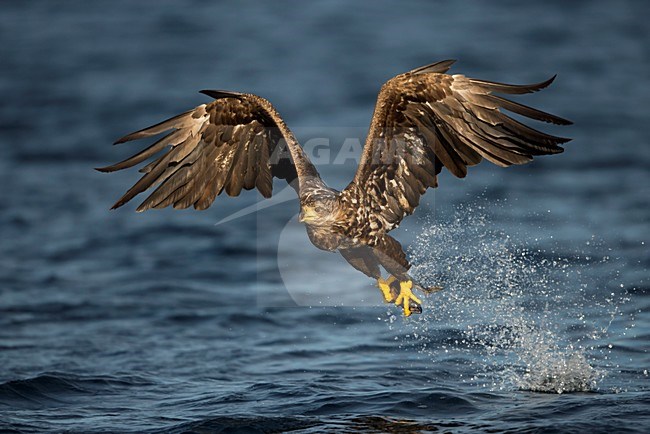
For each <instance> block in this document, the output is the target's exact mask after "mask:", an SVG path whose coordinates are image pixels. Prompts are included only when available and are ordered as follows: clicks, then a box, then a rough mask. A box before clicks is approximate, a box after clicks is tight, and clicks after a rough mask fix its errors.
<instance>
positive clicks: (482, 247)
mask: <svg viewBox="0 0 650 434" xmlns="http://www.w3.org/2000/svg"><path fill="white" fill-rule="evenodd" d="M424 227H426V228H428V229H426V230H425V231H424V232H423V233H422V234H420V235H419V236H418V238H417V240H416V242H415V243H414V244H413V245H412V248H411V251H410V257H411V258H412V260H413V263H414V267H413V269H412V274H413V275H414V276H415V277H416V278H417V279H418V280H420V281H421V282H422V283H424V284H429V285H442V286H443V287H444V288H445V290H444V293H441V294H444V296H440V297H435V301H433V297H432V298H430V300H432V301H433V302H434V303H435V306H432V307H431V308H430V309H429V310H428V311H427V312H425V314H424V315H423V316H421V317H420V318H419V319H417V320H414V321H409V322H407V324H408V326H407V327H411V328H412V330H411V331H410V333H409V337H408V339H414V338H415V339H418V340H419V341H420V351H421V352H423V353H424V354H427V355H428V356H431V357H441V354H440V352H441V351H442V352H444V353H445V354H447V355H449V353H450V352H460V353H463V352H464V353H465V355H466V356H467V357H465V358H464V359H465V360H466V361H467V362H466V363H467V364H470V365H471V366H470V368H471V370H472V371H473V372H474V374H473V375H471V376H470V378H468V379H464V381H469V382H472V383H475V384H478V385H481V386H483V387H489V388H496V389H513V388H515V389H520V390H530V391H536V392H547V393H565V392H588V391H594V390H596V389H597V387H598V382H599V381H600V380H601V379H602V378H603V376H604V374H605V372H606V371H605V369H602V367H598V368H596V367H595V366H597V364H596V363H594V356H593V355H594V353H598V351H601V352H602V342H603V337H604V336H606V334H607V329H608V325H605V327H602V326H599V325H598V324H595V323H594V322H593V321H591V320H588V318H593V316H590V315H589V309H591V307H592V306H593V305H594V304H598V303H594V300H589V297H590V296H587V293H589V291H590V288H589V283H584V282H582V278H581V273H580V265H576V264H575V260H574V259H575V258H576V257H577V256H574V257H567V256H566V255H565V256H564V257H560V255H555V254H553V253H552V252H545V251H543V250H529V249H527V248H523V247H518V246H517V244H516V242H515V240H513V239H512V238H511V234H506V233H503V232H499V231H495V230H492V229H490V227H491V225H490V224H489V222H488V219H487V217H486V214H485V208H484V207H483V206H481V205H476V204H474V205H464V206H462V207H461V208H459V209H458V210H457V211H456V214H455V215H454V217H453V218H452V219H451V220H450V221H447V222H432V221H429V222H426V224H425V225H424ZM513 237H514V236H513ZM525 241H526V240H524V242H525ZM603 260H606V258H604V259H603ZM624 301H625V300H622V299H616V300H615V299H608V300H606V301H605V302H603V303H602V309H608V310H609V311H611V312H609V313H607V312H606V315H605V316H607V315H609V316H610V317H611V318H610V323H611V319H613V318H614V317H615V316H616V315H617V312H618V308H619V305H620V303H623V302H624ZM600 313H603V312H600ZM389 321H390V320H389ZM435 333H438V334H440V333H447V334H451V335H452V337H451V338H449V339H446V340H444V344H442V345H438V346H436V348H433V346H432V345H428V346H427V341H428V338H427V336H429V337H430V336H431V335H432V334H435ZM468 353H470V354H468ZM601 358H602V357H601ZM604 358H605V359H606V358H607V356H606V355H605V357H604Z"/></svg>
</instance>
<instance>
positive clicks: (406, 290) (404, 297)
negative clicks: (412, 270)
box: [395, 280, 422, 316]
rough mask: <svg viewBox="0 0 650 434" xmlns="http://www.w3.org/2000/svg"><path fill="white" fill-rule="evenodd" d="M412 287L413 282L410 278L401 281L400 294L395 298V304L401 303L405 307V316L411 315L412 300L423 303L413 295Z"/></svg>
mask: <svg viewBox="0 0 650 434" xmlns="http://www.w3.org/2000/svg"><path fill="white" fill-rule="evenodd" d="M411 288H413V282H412V281H410V280H407V281H406V282H400V283H399V295H398V296H397V298H396V299H395V304H396V305H398V306H399V305H400V304H401V305H402V306H403V307H404V316H411V300H413V301H414V302H416V303H417V304H422V302H421V301H420V299H419V298H417V297H416V296H415V295H413V292H411Z"/></svg>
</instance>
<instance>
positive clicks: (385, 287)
mask: <svg viewBox="0 0 650 434" xmlns="http://www.w3.org/2000/svg"><path fill="white" fill-rule="evenodd" d="M395 281H397V279H396V278H395V276H393V275H389V276H388V279H386V280H384V279H382V278H381V277H380V278H379V279H377V286H378V287H379V289H381V293H382V294H383V295H384V300H385V301H386V303H392V302H394V301H395V299H396V298H397V295H398V294H397V291H396V290H394V289H393V288H392V284H393V282H395Z"/></svg>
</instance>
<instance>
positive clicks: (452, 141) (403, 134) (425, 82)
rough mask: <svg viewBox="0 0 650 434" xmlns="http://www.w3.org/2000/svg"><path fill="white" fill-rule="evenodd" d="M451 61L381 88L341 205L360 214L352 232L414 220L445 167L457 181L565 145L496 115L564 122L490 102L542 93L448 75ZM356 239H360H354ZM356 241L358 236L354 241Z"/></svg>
mask: <svg viewBox="0 0 650 434" xmlns="http://www.w3.org/2000/svg"><path fill="white" fill-rule="evenodd" d="M452 63H454V61H452V60H447V61H443V62H438V63H435V64H432V65H428V66H424V67H422V68H418V69H415V70H413V71H410V72H407V73H405V74H401V75H398V76H396V77H394V78H393V79H391V80H389V81H388V82H387V83H386V84H384V86H383V87H382V89H381V91H380V93H379V96H378V98H377V104H376V106H375V112H374V115H373V118H372V123H371V125H370V131H369V133H368V137H367V139H366V143H365V147H364V150H363V155H362V157H361V161H360V163H359V168H358V169H357V173H356V175H355V177H354V180H353V181H352V182H351V183H350V185H348V187H347V188H346V189H345V190H344V191H343V192H342V201H343V202H344V203H346V204H347V205H349V207H350V208H351V209H352V208H354V209H355V210H358V209H359V207H361V208H363V209H364V212H358V211H356V212H352V211H351V212H350V214H352V215H355V218H356V220H357V222H358V223H359V224H358V225H356V226H357V227H366V228H369V230H371V231H373V232H375V233H382V232H383V233H385V232H388V231H390V230H391V229H394V228H395V227H397V226H398V225H399V223H400V222H401V220H402V218H403V217H404V215H408V214H411V213H413V210H414V209H415V208H416V207H417V206H418V203H419V201H420V196H421V195H423V194H424V192H425V191H426V189H427V188H428V187H436V186H437V175H438V174H439V173H440V171H441V170H442V167H446V168H447V170H449V171H450V172H451V173H453V174H454V175H455V176H457V177H461V178H462V177H464V176H465V175H466V174H467V166H472V165H475V164H478V163H479V162H480V161H481V160H482V159H483V158H485V159H487V160H489V161H491V162H492V163H495V164H497V165H499V166H510V165H512V164H523V163H526V162H528V161H530V160H532V157H533V156H534V155H545V154H555V153H559V152H562V151H563V149H562V148H561V147H560V146H558V145H559V144H562V143H565V142H567V141H569V139H566V138H562V137H555V136H551V135H548V134H545V133H542V132H540V131H537V130H534V129H532V128H530V127H528V126H526V125H523V124H521V123H519V122H517V121H516V120H514V119H512V118H510V117H508V116H507V115H505V114H504V113H503V112H502V111H501V110H502V109H505V110H508V111H510V112H513V113H516V114H519V115H522V116H525V117H528V118H531V119H536V120H540V121H544V122H550V123H554V124H559V125H568V124H570V123H571V122H570V121H567V120H565V119H562V118H559V117H557V116H554V115H551V114H549V113H544V112H542V111H539V110H536V109H534V108H531V107H527V106H525V105H521V104H519V103H516V102H513V101H510V100H507V99H505V98H501V97H499V96H496V95H493V93H503V94H522V93H530V92H535V91H537V90H540V89H543V88H545V87H546V86H548V85H549V84H551V82H552V81H553V79H554V78H555V77H552V78H551V79H549V80H547V81H544V82H542V83H538V84H531V85H509V84H502V83H494V82H489V81H484V80H475V79H472V78H467V77H465V76H463V75H448V74H445V72H446V71H447V70H448V69H449V67H450V66H451V64H452ZM354 235H361V234H354ZM361 236H363V235H361Z"/></svg>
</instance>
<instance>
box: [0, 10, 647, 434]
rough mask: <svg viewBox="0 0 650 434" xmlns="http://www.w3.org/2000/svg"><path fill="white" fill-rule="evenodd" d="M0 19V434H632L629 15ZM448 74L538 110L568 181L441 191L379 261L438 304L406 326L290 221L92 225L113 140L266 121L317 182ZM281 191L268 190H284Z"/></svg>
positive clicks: (635, 53) (638, 78)
mask: <svg viewBox="0 0 650 434" xmlns="http://www.w3.org/2000/svg"><path fill="white" fill-rule="evenodd" d="M0 10H1V11H2V13H0V39H1V40H2V44H0V58H1V59H2V62H1V67H0V90H1V91H2V95H3V98H2V102H0V144H1V145H2V146H0V183H1V185H2V186H3V187H4V188H3V190H2V193H1V196H0V197H1V198H2V200H0V210H1V212H0V239H2V242H1V243H0V366H1V368H0V431H6V432H64V431H65V432H83V433H88V432H174V433H176V432H179V433H180V432H219V431H221V432H286V431H292V432H304V433H310V432H313V433H321V432H356V431H362V432H434V431H442V432H446V431H448V432H465V431H482V432H485V431H493V432H503V431H516V432H522V431H523V432H584V431H586V430H589V431H590V432H641V433H642V432H647V431H649V430H650V418H649V417H648V404H649V402H650V388H649V382H648V369H649V368H650V358H649V357H648V348H649V347H650V345H649V343H650V322H649V319H650V316H649V315H648V312H649V310H650V304H649V302H648V265H649V264H650V257H649V256H648V247H647V245H648V242H649V240H648V233H649V231H648V221H649V217H650V212H649V210H650V207H649V205H650V204H649V202H650V201H649V198H650V190H649V188H648V187H647V186H648V185H650V174H649V173H648V169H647V168H648V167H649V166H650V151H649V149H650V148H649V147H648V146H649V143H648V137H650V129H649V127H648V123H647V114H648V112H647V107H648V106H649V103H650V89H648V88H647V86H645V81H644V80H645V78H646V77H648V76H650V53H649V52H648V47H650V44H649V42H650V37H649V36H650V35H649V32H650V31H649V28H648V26H647V24H646V19H645V17H646V16H647V14H648V12H649V11H648V6H647V5H646V4H645V3H644V2H632V1H630V2H618V3H616V7H613V5H612V4H611V2H605V1H594V2H571V3H570V4H568V3H566V2H544V3H543V4H542V3H540V4H527V5H525V6H524V5H520V4H519V3H516V2H513V3H508V2H505V3H499V4H496V3H493V2H490V3H487V2H486V3H450V4H445V5H439V4H433V3H432V4H429V2H409V3H406V4H403V5H402V4H400V5H399V6H397V5H394V4H392V3H388V2H386V3H384V2H373V3H372V4H370V3H369V4H367V5H361V4H359V5H356V6H349V5H347V4H345V3H343V2H340V3H339V2H331V3H327V4H310V5H303V4H301V3H298V2H295V3H293V2H286V3H284V2H283V3H280V4H269V5H267V6H264V5H253V4H247V5H239V6H235V5H231V6H226V5H217V4H206V2H196V1H176V2H156V5H155V6H154V5H151V4H148V3H136V2H126V1H124V2H122V1H113V2H105V3H101V2H93V3H92V4H90V3H89V2H80V1H79V2H75V1H69V2H33V3H28V2H14V3H6V4H3V5H2V6H1V9H0ZM444 58H457V59H459V62H458V64H457V65H455V67H454V71H457V72H462V73H466V74H468V75H472V76H477V77H481V78H486V79H493V80H501V81H510V82H532V81H539V80H541V79H544V78H546V77H547V76H548V75H551V74H554V73H558V79H557V81H556V83H554V84H553V86H552V87H551V89H549V90H547V91H544V92H542V93H539V94H536V95H534V96H530V97H528V98H525V99H522V101H523V102H525V103H529V104H532V105H536V106H539V107H541V108H544V109H547V110H549V111H552V112H554V113H557V114H559V115H561V116H564V117H567V118H569V119H572V120H573V121H574V122H575V125H574V126H573V127H570V128H568V129H566V128H565V129H562V130H560V129H558V130H553V129H552V128H550V129H549V130H551V131H554V132H557V133H558V134H566V135H568V136H570V137H573V138H574V141H572V142H571V143H569V144H568V145H567V147H566V148H567V151H566V152H565V153H564V154H562V155H559V156H554V157H549V158H542V159H539V160H537V161H536V162H534V163H533V164H531V165H528V166H525V167H518V168H511V169H508V170H503V169H499V168H495V167H492V166H489V165H487V164H485V165H480V166H478V167H476V168H472V169H471V171H470V174H469V176H468V177H467V178H466V179H464V180H457V179H454V178H452V177H451V176H449V175H448V174H443V175H442V176H441V179H440V185H441V187H440V188H439V189H437V190H435V191H431V192H429V193H428V194H427V196H426V197H425V198H424V199H423V202H422V205H421V207H420V208H419V209H418V211H417V213H416V215H415V216H413V217H411V218H409V219H407V220H406V221H405V223H404V225H403V227H401V228H400V229H399V230H398V231H397V232H396V236H397V237H398V238H399V239H400V240H401V241H402V242H403V244H404V245H405V246H409V248H408V250H409V257H410V258H411V259H412V261H413V263H414V264H415V266H414V270H413V272H414V274H417V276H418V277H419V278H420V279H422V280H424V281H427V282H431V283H434V284H441V285H442V286H444V287H445V290H444V291H443V292H441V293H439V294H435V295H431V296H429V297H427V298H426V300H425V305H424V309H425V311H424V313H423V315H420V316H413V317H411V318H408V319H405V318H403V317H401V316H400V315H399V312H398V310H397V309H395V308H393V307H391V306H388V305H384V304H383V303H382V302H381V299H380V298H379V293H378V291H377V289H376V288H374V287H373V286H372V282H369V281H368V280H367V279H366V278H365V277H364V276H362V275H361V274H359V273H355V272H353V271H351V270H350V269H349V267H348V266H347V265H345V263H344V262H343V261H342V260H340V259H337V258H336V257H335V256H333V255H328V254H326V253H324V252H320V251H317V250H316V249H314V248H313V247H311V246H310V245H309V243H308V241H307V237H306V236H305V234H304V229H303V228H302V227H300V226H299V225H297V224H295V220H294V219H295V214H296V213H297V211H298V209H297V203H296V202H295V201H288V202H284V203H282V204H281V205H278V206H273V207H269V208H266V209H264V210H261V211H260V212H259V213H256V214H248V215H246V216H245V217H242V218H239V219H235V220H231V221H229V222H226V223H223V224H219V225H215V223H217V222H219V221H221V220H222V219H224V218H226V217H228V216H229V215H231V214H232V213H235V212H237V211H238V210H240V209H242V208H244V207H246V206H250V205H253V204H254V203H255V202H256V201H257V199H258V197H257V196H256V195H255V194H253V193H251V194H246V195H243V196H242V197H240V198H239V199H236V200H234V199H228V198H225V197H224V198H219V199H218V201H217V203H216V204H215V206H214V207H213V208H211V209H210V210H209V211H207V212H203V213H199V212H193V211H185V212H178V211H168V210H166V211H161V212H147V213H144V214H136V213H134V212H133V209H134V207H135V206H130V207H128V206H127V207H125V209H123V210H119V211H117V212H109V211H108V207H109V206H110V204H112V202H113V201H114V199H116V198H117V197H118V196H119V195H120V194H121V193H122V192H123V191H124V190H125V189H126V188H127V187H128V186H129V185H130V184H129V183H132V182H134V181H135V179H136V177H137V174H136V173H124V174H118V175H112V176H107V175H102V174H99V173H96V172H94V171H92V170H91V168H92V167H97V166H100V165H104V164H107V163H109V162H112V161H116V160H117V159H119V158H123V157H125V156H126V155H127V154H129V153H131V152H132V151H133V149H134V146H137V145H121V146H120V147H111V146H110V145H109V144H110V143H112V141H113V140H115V139H116V138H117V137H120V136H122V135H123V134H125V133H127V132H130V131H132V130H134V129H137V128H140V127H142V126H145V125H149V124H151V123H154V122H157V121H159V120H161V119H162V118H165V117H168V116H171V115H174V114H176V113H178V112H180V111H182V110H185V109H187V108H189V107H192V106H194V105H197V104H199V103H202V102H204V101H205V99H204V97H203V96H201V95H198V94H197V93H196V91H197V90H199V89H204V88H217V89H233V90H244V91H251V92H255V93H258V94H261V95H263V96H265V97H267V98H268V99H270V100H271V101H272V102H273V103H274V104H275V105H276V106H277V108H278V110H279V111H280V113H282V115H283V116H284V118H285V119H286V121H287V123H288V124H289V126H290V127H292V128H293V129H294V130H295V131H296V134H297V135H298V138H299V139H300V140H301V141H302V142H303V143H307V142H309V141H310V140H313V139H315V138H320V139H323V138H327V140H329V143H330V147H329V148H327V149H329V150H330V151H331V155H330V157H331V158H329V159H328V158H324V160H325V161H323V162H321V164H319V170H320V171H321V174H322V175H323V177H324V178H325V179H326V180H327V181H328V182H329V183H330V184H331V185H332V186H334V187H339V188H340V187H343V186H345V184H346V183H347V182H348V180H349V179H350V178H351V177H352V174H353V172H354V165H355V162H353V161H343V163H344V164H327V163H328V162H333V161H334V157H335V156H336V155H337V152H338V150H339V149H341V147H342V146H343V144H344V143H345V140H346V139H349V138H350V137H358V136H360V135H362V134H363V133H364V131H365V129H366V128H367V124H368V121H369V119H370V116H371V112H372V106H373V103H374V98H375V96H376V93H377V91H378V89H379V86H380V85H381V83H382V82H383V81H385V80H386V79H388V78H390V76H392V75H394V74H397V73H400V72H403V71H404V70H407V69H410V68H413V67H416V66H419V65H422V64H426V63H429V62H432V61H436V60H440V59H444ZM280 187H281V184H277V185H276V188H278V189H279V188H280Z"/></svg>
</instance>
